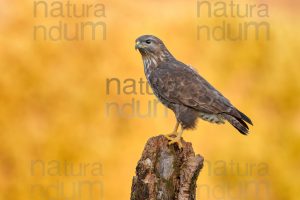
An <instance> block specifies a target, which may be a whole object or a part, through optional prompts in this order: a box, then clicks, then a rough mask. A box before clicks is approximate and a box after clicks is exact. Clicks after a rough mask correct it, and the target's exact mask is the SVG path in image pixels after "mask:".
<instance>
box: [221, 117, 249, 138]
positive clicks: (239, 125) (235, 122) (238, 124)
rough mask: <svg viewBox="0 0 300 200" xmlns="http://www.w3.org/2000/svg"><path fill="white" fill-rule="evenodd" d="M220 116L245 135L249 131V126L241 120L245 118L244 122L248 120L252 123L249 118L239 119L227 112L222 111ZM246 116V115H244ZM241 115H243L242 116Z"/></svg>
mask: <svg viewBox="0 0 300 200" xmlns="http://www.w3.org/2000/svg"><path fill="white" fill-rule="evenodd" d="M222 116H223V117H224V118H225V119H226V120H227V121H228V122H229V123H230V124H231V125H232V126H234V128H236V129H237V130H238V131H239V132H240V133H241V134H243V135H247V134H248V132H249V127H248V125H247V124H246V123H245V122H244V121H243V120H245V121H246V122H248V121H250V124H252V122H251V120H250V119H249V118H248V117H247V119H249V120H246V119H244V118H242V119H240V118H237V117H234V116H231V115H229V114H226V113H223V114H222ZM245 116H246V115H245ZM242 117H243V116H242Z"/></svg>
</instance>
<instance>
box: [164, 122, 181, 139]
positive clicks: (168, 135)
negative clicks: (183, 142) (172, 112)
mask: <svg viewBox="0 0 300 200" xmlns="http://www.w3.org/2000/svg"><path fill="white" fill-rule="evenodd" d="M178 126H179V122H178V121H177V122H176V125H175V128H174V130H173V132H172V133H169V134H166V135H165V137H166V138H168V140H172V139H173V137H171V136H172V135H175V136H177V135H178V133H177V129H178Z"/></svg>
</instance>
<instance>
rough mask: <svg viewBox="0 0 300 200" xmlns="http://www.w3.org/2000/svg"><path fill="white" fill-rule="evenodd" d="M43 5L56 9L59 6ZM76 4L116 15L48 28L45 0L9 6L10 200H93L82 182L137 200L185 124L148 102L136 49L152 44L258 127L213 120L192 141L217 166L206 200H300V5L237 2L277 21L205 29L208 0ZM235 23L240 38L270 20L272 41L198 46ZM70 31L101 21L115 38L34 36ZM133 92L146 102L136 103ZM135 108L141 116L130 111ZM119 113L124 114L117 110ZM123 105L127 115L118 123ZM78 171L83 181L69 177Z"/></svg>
mask: <svg viewBox="0 0 300 200" xmlns="http://www.w3.org/2000/svg"><path fill="white" fill-rule="evenodd" d="M44 2H46V3H47V4H48V6H49V7H51V2H54V1H46V0H45V1H44ZM59 2H63V3H66V2H67V1H59ZM69 2H71V3H73V4H75V5H77V6H79V5H82V4H93V5H95V4H96V3H103V4H104V5H105V13H104V14H105V16H103V17H95V16H88V17H68V16H64V17H54V16H48V17H44V16H43V14H42V13H43V10H42V8H41V7H40V8H39V9H40V10H39V11H38V15H37V16H34V1H17V0H0V19H1V20H0V30H1V34H0V41H1V46H0V59H1V64H0V71H1V79H0V102H1V109H0V127H1V132H0V138H1V139H0V141H1V145H0V160H1V164H0V191H1V192H0V199H3V200H17V199H20V200H21V199H31V200H33V199H34V200H39V199H55V200H56V199H66V197H69V199H71V197H73V199H76V200H77V199H89V197H88V195H89V194H90V193H89V191H88V190H87V189H85V190H84V191H81V193H82V194H81V195H82V196H80V195H79V191H78V190H79V189H78V184H80V183H81V182H82V181H96V182H97V183H99V185H100V186H99V187H98V186H95V188H93V189H92V193H93V194H94V195H95V196H94V197H93V198H90V199H99V198H98V197H101V198H100V199H106V200H123V199H124V200H125V199H129V198H130V189H131V181H132V177H133V176H134V172H135V166H136V164H137V161H138V159H139V158H140V155H141V152H142V150H143V147H144V144H145V143H146V141H147V140H148V139H149V138H150V137H152V136H155V135H158V134H162V133H169V132H170V131H171V130H172V129H173V126H174V124H175V118H174V116H173V114H172V113H171V112H170V111H169V112H168V115H166V114H165V111H164V108H163V107H162V105H159V104H158V105H156V104H155V103H154V104H155V105H156V106H157V107H156V108H157V109H154V108H153V107H152V108H150V109H149V106H148V103H149V102H150V105H152V106H153V105H154V104H153V101H154V99H155V97H154V96H153V95H147V94H141V92H140V89H141V88H140V87H139V83H138V81H139V79H140V78H143V80H144V81H145V77H144V72H143V66H142V60H141V57H140V55H139V53H138V52H136V51H135V50H134V41H135V39H136V38H137V37H138V36H140V35H143V34H153V35H156V36H158V37H160V38H161V39H162V40H163V41H164V42H165V44H166V45H167V47H168V48H169V49H170V51H171V52H172V53H173V55H175V56H176V57H177V58H178V59H179V60H181V61H183V62H185V63H187V64H190V65H192V66H193V67H194V68H196V69H197V70H198V72H199V73H201V74H202V75H203V76H204V77H205V78H206V79H207V80H208V81H209V82H211V83H212V84H213V85H214V86H215V87H216V88H217V89H218V90H220V91H221V92H222V93H223V94H224V95H225V96H226V97H228V98H229V99H230V100H231V102H232V103H233V104H234V105H235V106H236V107H238V108H239V109H240V110H241V111H243V112H244V113H246V114H247V115H248V116H249V117H250V118H251V119H252V120H253V122H254V126H253V127H251V128H250V129H251V134H250V135H249V136H242V135H241V134H239V133H238V132H237V131H236V130H235V129H234V128H232V127H231V126H230V125H228V123H227V124H226V125H222V126H217V125H211V124H209V123H207V122H204V121H199V123H198V127H197V129H196V130H193V131H187V132H186V133H185V134H184V139H185V140H186V141H190V142H192V143H193V147H194V150H195V152H196V153H200V154H201V155H203V156H204V158H205V159H206V160H207V162H206V163H205V166H204V169H203V171H202V172H201V174H200V176H199V178H198V189H197V192H198V198H197V199H224V200H225V199H243V200H244V199H272V200H281V199H298V197H299V195H300V190H299V183H298V177H299V176H300V171H299V168H300V162H299V151H300V142H299V141H300V109H299V102H300V98H299V97H300V96H299V93H300V79H299V76H300V73H299V72H300V71H299V68H300V66H299V52H300V38H299V35H300V26H299V25H300V23H299V15H300V14H299V12H298V11H299V4H298V3H297V2H296V1H292V0H290V1H264V2H262V1H254V0H253V1H250V0H249V1H234V2H235V3H237V4H240V5H245V4H255V5H259V4H262V3H265V4H266V5H267V6H268V10H269V17H258V16H257V15H256V12H255V11H253V12H254V16H253V17H246V18H242V17H227V18H226V17H216V16H214V17H205V16H204V17H200V18H198V17H197V1H180V0H178V1H174V0H173V1H169V0H167V1H163V2H162V1H150V0H148V1H146V0H145V1H121V0H115V1H108V0H103V1H100V0H99V1H90V0H86V1H78V0H76V1H69ZM211 2H212V3H213V2H216V1H211ZM222 2H225V3H226V4H227V5H228V4H229V3H230V1H222ZM64 9H66V8H64ZM241 9H242V8H241ZM203 15H205V13H203ZM224 20H225V22H226V23H228V24H231V26H232V29H231V31H233V32H235V33H236V32H237V28H236V27H237V26H236V25H237V24H239V23H244V22H247V21H253V22H260V21H266V22H267V23H268V24H269V25H270V33H269V36H270V38H269V40H268V39H266V38H264V37H260V38H259V39H255V38H254V37H253V35H252V36H251V35H250V36H251V37H250V38H248V39H246V40H237V41H231V40H225V41H216V40H213V39H212V40H207V39H205V38H204V39H203V38H200V39H197V26H198V25H201V24H206V25H209V26H210V27H215V26H217V25H218V24H220V23H222V21H224ZM59 21H62V22H63V23H66V24H67V25H69V26H70V27H72V24H76V23H81V22H86V21H92V22H97V21H101V22H103V23H105V25H106V39H101V38H100V39H99V38H98V39H95V40H92V39H91V38H85V39H84V40H75V41H66V40H64V39H61V40H58V41H53V40H50V39H48V40H43V39H42V37H41V36H39V37H38V38H34V37H33V35H34V33H33V32H34V27H35V26H37V25H41V24H42V25H43V26H45V27H47V28H49V27H51V26H54V25H56V24H57V23H58V22H59ZM73 34H75V32H74V31H73ZM260 36H262V35H260ZM297 55H298V56H297ZM112 78H116V79H118V81H120V89H121V91H120V94H118V91H117V83H116V82H114V83H112V84H111V85H108V83H107V80H108V79H112ZM132 83H135V84H136V85H135V86H136V90H137V94H132V93H131V94H126V91H127V92H128V91H130V89H132V87H130V86H128V85H130V84H132ZM126 86H128V87H127V88H126ZM143 86H144V87H142V89H143V90H144V91H145V89H146V87H145V84H143ZM107 88H110V91H109V92H108V91H107ZM123 90H125V93H124V91H123ZM129 93H130V92H129ZM132 101H133V102H134V104H135V108H134V112H135V114H134V115H132V110H130V109H131V108H132V107H130V106H126V105H127V104H128V103H132ZM112 103H114V106H115V107H114V106H112V107H109V105H110V104H112ZM151 103H152V104H151ZM116 106H119V109H121V106H123V110H120V112H118V111H117V110H116ZM108 108H109V109H108ZM154 111H156V114H155V113H153V112H154ZM138 112H139V113H140V114H144V116H139V115H138V114H139V113H138ZM148 112H151V113H148ZM147 113H148V115H147ZM66 163H68V164H66ZM233 163H234V164H233ZM97 164H100V165H97ZM96 166H98V167H96ZM99 166H101V167H99ZM66 168H68V169H67V170H66V171H64V170H65V169H66ZM95 168H97V169H95ZM70 169H72V170H73V172H74V174H72V173H71V175H70V174H67V173H66V172H68V170H70ZM93 170H99V171H98V172H93ZM222 170H223V171H222ZM224 170H225V171H224ZM75 171H76V172H77V173H75ZM69 172H70V171H69ZM225 172H226V173H225ZM35 186H36V188H34V187H35ZM58 191H59V192H58ZM96 196H97V198H96Z"/></svg>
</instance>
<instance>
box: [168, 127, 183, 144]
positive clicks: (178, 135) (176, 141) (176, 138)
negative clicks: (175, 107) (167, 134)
mask: <svg viewBox="0 0 300 200" xmlns="http://www.w3.org/2000/svg"><path fill="white" fill-rule="evenodd" d="M182 134H183V128H182V127H181V130H180V132H179V133H178V134H177V135H176V137H175V138H171V139H169V138H168V139H169V140H170V142H169V144H174V143H177V144H178V146H179V148H180V149H182V147H183V146H182V143H181V136H182Z"/></svg>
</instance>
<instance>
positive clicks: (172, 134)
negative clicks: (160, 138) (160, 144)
mask: <svg viewBox="0 0 300 200" xmlns="http://www.w3.org/2000/svg"><path fill="white" fill-rule="evenodd" d="M177 135H178V133H176V132H172V133H169V134H166V135H164V136H165V137H166V138H167V139H168V140H173V139H174V137H172V136H175V137H176V136H177Z"/></svg>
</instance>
